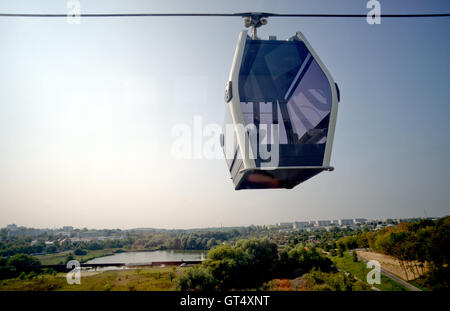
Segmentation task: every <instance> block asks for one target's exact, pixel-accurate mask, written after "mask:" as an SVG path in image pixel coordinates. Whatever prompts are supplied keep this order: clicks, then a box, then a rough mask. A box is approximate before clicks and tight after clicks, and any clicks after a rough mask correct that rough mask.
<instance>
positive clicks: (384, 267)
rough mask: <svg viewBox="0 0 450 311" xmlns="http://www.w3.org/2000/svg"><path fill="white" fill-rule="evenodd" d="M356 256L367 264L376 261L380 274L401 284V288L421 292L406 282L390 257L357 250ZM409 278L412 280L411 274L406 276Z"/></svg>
mask: <svg viewBox="0 0 450 311" xmlns="http://www.w3.org/2000/svg"><path fill="white" fill-rule="evenodd" d="M356 254H357V255H358V257H359V258H360V259H361V260H363V261H364V262H367V261H369V260H377V261H378V262H379V263H380V265H381V273H383V274H384V275H386V276H387V277H389V278H391V279H393V280H394V281H396V282H398V283H400V284H402V285H403V286H405V287H407V288H408V289H410V290H412V291H422V290H421V289H419V288H417V287H415V286H414V285H411V284H410V283H408V282H406V281H405V279H406V274H405V272H404V271H403V269H401V267H400V264H399V263H398V261H397V260H396V259H395V258H392V257H391V256H387V255H383V254H379V253H375V252H369V251H364V250H357V251H356ZM408 276H409V278H410V279H412V278H413V276H412V273H409V274H408Z"/></svg>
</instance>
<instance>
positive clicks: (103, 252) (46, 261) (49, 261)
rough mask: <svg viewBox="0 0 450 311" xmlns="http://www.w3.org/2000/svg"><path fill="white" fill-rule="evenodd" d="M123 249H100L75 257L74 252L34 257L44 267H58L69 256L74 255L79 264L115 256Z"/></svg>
mask: <svg viewBox="0 0 450 311" xmlns="http://www.w3.org/2000/svg"><path fill="white" fill-rule="evenodd" d="M122 250H123V249H121V248H109V249H99V250H88V251H87V253H86V255H80V256H78V255H75V254H73V251H64V252H60V253H53V254H45V255H38V256H34V257H36V258H37V259H39V261H40V262H41V264H42V265H57V264H61V263H65V260H66V258H67V256H68V255H69V254H70V253H72V255H73V257H74V259H75V260H78V261H79V262H81V263H82V262H85V261H88V260H92V259H94V258H99V257H104V256H109V255H114V254H116V253H117V252H120V251H122Z"/></svg>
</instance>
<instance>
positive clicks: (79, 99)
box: [0, 0, 450, 229]
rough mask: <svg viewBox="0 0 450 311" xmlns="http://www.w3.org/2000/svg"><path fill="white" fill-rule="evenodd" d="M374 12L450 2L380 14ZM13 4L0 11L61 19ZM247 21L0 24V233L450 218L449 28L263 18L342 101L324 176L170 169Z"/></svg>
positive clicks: (326, 3) (207, 7)
mask: <svg viewBox="0 0 450 311" xmlns="http://www.w3.org/2000/svg"><path fill="white" fill-rule="evenodd" d="M80 3H81V13H124V12H128V13H138V12H140V13H143V12H154V13H163V12H204V13H207V12H224V13H225V12H226V13H234V12H248V11H263V12H264V11H265V12H275V13H349V14H367V12H368V10H367V9H366V3H367V1H360V0H349V1H345V3H344V2H342V1H340V2H339V3H338V2H337V1H332V0H305V1H276V2H275V1H262V0H261V1H248V2H247V1H246V2H242V1H236V0H233V1H227V2H211V1H206V0H198V1H192V2H191V1H189V2H188V1H181V0H179V1H161V2H154V1H152V2H149V1H145V2H144V1H137V0H131V1H127V2H123V1H118V0H108V1H106V0H100V1H95V2H94V1H84V0H80ZM381 6H382V7H381V8H382V13H385V14H388V13H399V14H407V13H444V12H445V13H448V12H450V2H449V1H444V0H432V1H426V2H416V1H414V2H411V1H381ZM67 11H68V10H67V8H66V1H56V0H51V1H45V3H44V2H39V3H38V2H36V1H31V0H26V1H8V2H2V3H0V12H2V13H67ZM243 29H244V26H243V21H242V19H241V18H239V17H237V18H234V17H233V18H229V17H228V18H225V17H223V18H222V17H204V18H190V17H186V18H169V17H158V18H110V19H106V18H104V19H98V18H97V19H96V18H92V19H87V18H84V19H83V18H82V19H81V24H79V25H77V24H68V23H67V22H66V19H65V18H54V19H43V18H7V17H0V45H1V46H2V48H1V49H0V67H1V68H2V70H1V72H0V226H1V227H5V226H6V225H8V224H11V223H16V224H18V225H23V226H27V227H35V228H42V227H62V226H64V225H71V224H76V225H77V226H79V227H80V228H82V227H87V228H138V227H154V228H180V229H182V228H201V227H207V226H214V227H216V226H220V225H221V224H222V225H223V226H224V227H230V226H243V225H251V224H255V225H258V224H275V223H279V222H287V221H301V220H316V219H339V218H355V217H356V216H357V217H361V218H368V219H374V218H405V217H406V218H414V217H423V216H424V210H425V211H426V214H427V216H429V217H442V216H444V215H449V214H450V191H448V188H449V184H450V166H448V165H446V164H445V163H446V161H448V159H449V158H450V122H449V120H450V106H449V103H450V99H449V95H448V86H449V81H450V59H449V57H448V55H450V37H449V36H448V32H449V29H450V18H434V19H426V18H425V19H382V20H381V24H380V25H369V24H367V23H366V20H365V19H364V18H361V19H331V18H329V19H298V18H297V19H296V18H269V22H268V25H266V26H264V27H262V28H261V29H260V30H259V31H258V34H259V35H260V36H261V37H262V38H267V37H268V36H269V35H276V36H277V38H278V39H287V38H289V37H291V36H292V35H294V34H295V32H297V31H301V32H302V33H303V34H304V35H305V36H306V38H307V39H308V41H309V42H310V43H311V45H312V46H313V48H314V49H315V51H316V52H317V54H318V55H319V56H320V58H321V60H322V61H323V63H324V64H325V65H326V66H327V68H328V70H329V71H330V73H331V75H332V76H333V78H334V80H335V81H336V82H337V83H338V85H339V87H340V91H341V103H340V104H339V111H338V116H337V124H336V132H335V139H334V144H333V151H332V154H331V165H332V166H334V167H335V170H334V171H333V172H323V173H321V174H319V175H318V176H315V177H313V178H312V179H310V180H308V181H306V182H305V183H304V184H301V185H299V186H297V187H296V188H295V189H292V190H244V191H234V187H233V185H232V182H231V180H230V175H229V172H228V170H227V166H226V163H225V160H208V159H192V160H180V159H176V158H174V157H173V156H172V154H171V148H172V146H173V142H174V140H175V139H176V137H174V136H173V135H172V129H173V128H174V126H176V125H177V124H187V125H190V126H192V124H193V123H194V119H195V117H201V118H202V122H203V125H207V124H210V123H218V124H222V122H223V118H224V111H225V103H224V100H223V97H224V89H225V83H226V82H227V80H228V75H229V71H230V67H231V62H232V60H233V56H234V51H235V47H236V42H237V39H238V35H239V32H240V31H241V30H243Z"/></svg>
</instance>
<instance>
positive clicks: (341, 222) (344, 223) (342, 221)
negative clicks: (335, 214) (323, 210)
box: [339, 219, 353, 226]
mask: <svg viewBox="0 0 450 311" xmlns="http://www.w3.org/2000/svg"><path fill="white" fill-rule="evenodd" d="M350 225H353V219H339V226H350Z"/></svg>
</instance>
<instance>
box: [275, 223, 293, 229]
mask: <svg viewBox="0 0 450 311" xmlns="http://www.w3.org/2000/svg"><path fill="white" fill-rule="evenodd" d="M278 227H282V228H287V227H292V222H279V223H278Z"/></svg>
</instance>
